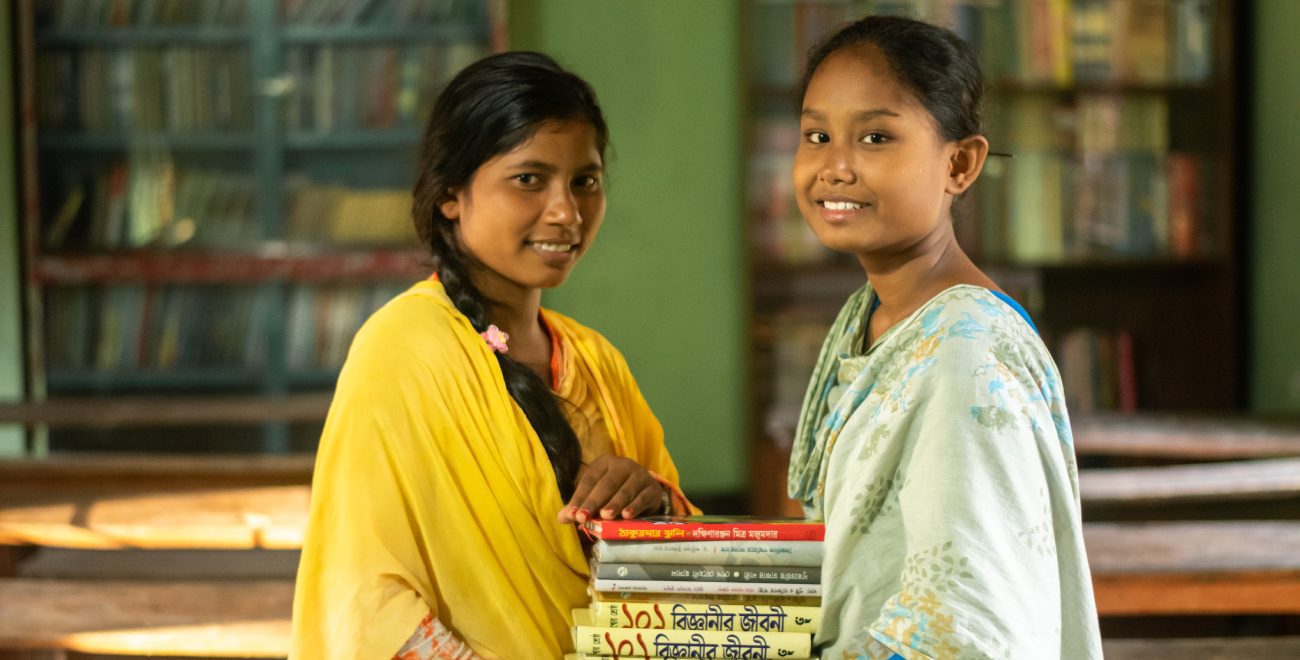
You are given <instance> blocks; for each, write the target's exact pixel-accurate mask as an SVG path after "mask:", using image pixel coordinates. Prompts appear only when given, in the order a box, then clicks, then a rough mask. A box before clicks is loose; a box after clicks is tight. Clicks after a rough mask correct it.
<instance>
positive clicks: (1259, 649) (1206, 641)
mask: <svg viewBox="0 0 1300 660" xmlns="http://www.w3.org/2000/svg"><path fill="white" fill-rule="evenodd" d="M1101 647H1102V652H1103V653H1104V654H1105V656H1106V660H1259V659H1260V658H1274V659H1275V658H1300V637H1209V638H1201V639H1195V638H1193V639H1105V640H1102V642H1101Z"/></svg>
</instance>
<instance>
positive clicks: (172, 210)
mask: <svg viewBox="0 0 1300 660" xmlns="http://www.w3.org/2000/svg"><path fill="white" fill-rule="evenodd" d="M46 184H47V185H48V186H49V190H48V191H47V195H46V197H45V200H44V205H45V207H46V209H47V212H46V213H45V214H44V217H46V218H48V220H47V222H46V224H45V225H44V226H43V227H42V232H41V242H42V245H43V246H44V248H45V249H46V250H51V251H59V250H68V249H92V250H117V249H132V248H144V247H148V248H164V249H167V248H177V247H188V248H198V247H201V248H213V247H221V248H238V247H246V246H250V245H254V244H256V243H257V242H258V241H261V240H263V239H265V238H284V239H288V240H290V241H293V242H295V243H299V244H321V243H324V244H329V245H364V246H409V245H414V244H415V241H416V237H415V230H414V228H413V225H412V223H411V193H410V191H409V190H407V189H405V188H355V187H351V186H345V185H341V184H335V183H325V182H320V181H314V180H313V179H311V178H310V177H308V176H307V175H305V174H301V173H299V174H291V175H289V176H287V177H285V191H284V195H285V208H286V210H287V218H286V219H285V221H284V228H283V234H282V236H277V237H270V236H266V235H265V230H264V228H263V227H261V226H259V222H258V216H257V200H258V195H259V190H260V186H259V182H258V181H257V180H256V179H255V178H254V177H253V176H251V175H249V174H246V173H243V172H235V171H222V170H212V169H205V168H199V167H182V166H178V165H177V164H176V163H175V162H173V161H172V160H171V159H170V158H168V157H166V156H165V155H164V154H160V153H158V152H145V151H132V153H131V155H130V158H129V159H128V160H126V161H115V162H111V163H108V164H106V165H93V166H89V167H84V168H71V167H69V168H66V169H63V170H59V171H56V172H51V173H50V175H49V176H48V177H46Z"/></svg>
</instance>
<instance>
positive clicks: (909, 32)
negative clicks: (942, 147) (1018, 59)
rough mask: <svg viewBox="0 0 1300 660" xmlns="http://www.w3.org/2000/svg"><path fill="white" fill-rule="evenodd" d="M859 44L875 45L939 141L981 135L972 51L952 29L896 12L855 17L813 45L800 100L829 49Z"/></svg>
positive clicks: (978, 80) (980, 84)
mask: <svg viewBox="0 0 1300 660" xmlns="http://www.w3.org/2000/svg"><path fill="white" fill-rule="evenodd" d="M859 44H869V45H872V46H875V47H876V48H879V49H880V52H881V53H882V54H883V55H884V56H885V61H886V62H888V63H889V67H890V68H891V69H893V72H894V75H895V76H897V77H898V80H899V81H900V82H902V84H903V86H904V87H906V88H907V89H908V90H909V91H911V92H912V94H913V95H914V96H916V98H917V100H919V101H920V102H921V105H922V106H923V107H924V108H925V109H926V111H927V112H929V113H930V116H931V117H933V118H934V121H935V124H936V125H937V126H938V128H939V133H940V134H941V135H942V136H943V138H944V140H947V141H953V140H960V139H962V138H965V137H970V136H972V135H979V134H981V133H983V131H984V121H983V116H982V114H981V110H980V103H981V98H982V96H983V93H984V77H983V75H982V74H981V73H980V66H979V60H978V59H976V57H975V52H974V51H973V50H972V49H971V47H970V46H969V45H968V44H967V43H966V42H965V41H963V40H962V39H961V37H958V36H957V35H956V34H953V32H952V31H951V30H947V29H944V28H941V27H938V26H935V25H931V24H929V23H925V22H922V21H917V20H913V19H910V18H904V17H901V16H868V17H866V18H864V19H862V20H859V21H854V22H853V23H850V24H848V25H846V26H844V27H843V28H841V29H840V30H839V31H838V32H836V33H835V34H833V35H831V36H830V38H828V39H826V40H825V41H823V42H821V44H819V45H818V46H816V47H815V48H813V50H812V52H811V54H810V55H809V56H808V66H807V67H806V68H805V69H804V74H803V85H802V87H801V88H800V90H799V98H800V99H802V98H803V97H804V95H805V94H806V93H807V92H808V83H809V82H811V81H812V77H813V74H814V73H816V71H817V67H819V66H821V63H822V62H823V61H825V60H826V58H827V57H829V56H830V54H831V53H834V52H835V51H837V50H840V49H843V48H849V47H851V46H857V45H859Z"/></svg>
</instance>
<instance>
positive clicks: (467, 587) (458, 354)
mask: <svg viewBox="0 0 1300 660" xmlns="http://www.w3.org/2000/svg"><path fill="white" fill-rule="evenodd" d="M606 142H607V130H606V126H605V121H604V118H603V116H602V113H601V110H600V107H599V105H598V104H597V101H596V97H595V94H594V92H593V91H592V90H591V88H590V87H589V86H588V85H587V84H586V83H585V82H584V81H582V80H581V79H580V78H578V77H577V76H575V75H573V74H571V73H569V72H567V71H564V70H563V69H561V68H560V67H559V66H558V65H556V64H555V62H554V61H552V60H551V59H550V58H548V57H546V56H544V55H540V54H537V53H506V54H502V55H496V56H492V57H488V58H486V59H484V60H481V61H479V62H478V63H476V64H473V65H471V66H470V67H468V68H466V69H465V70H464V71H462V72H461V73H460V74H459V75H457V76H456V78H455V79H454V80H452V82H451V83H450V84H449V85H448V87H447V88H446V90H444V91H443V92H442V94H441V95H440V96H439V98H438V101H437V103H436V105H435V107H434V110H433V115H432V117H431V119H430V121H429V124H428V128H427V129H426V131H425V135H424V139H423V145H422V153H421V160H420V170H419V179H418V181H417V183H416V186H415V191H414V197H415V199H414V218H415V223H416V227H417V229H418V230H419V233H420V236H421V238H422V240H424V241H425V243H426V244H427V245H428V246H429V248H430V250H431V252H432V255H433V259H434V262H435V264H436V268H437V272H436V274H435V275H434V276H433V277H432V278H430V279H429V280H427V281H424V282H421V283H419V284H416V285H415V286H414V287H412V288H411V289H410V290H408V291H407V292H406V293H404V294H402V295H400V296H398V297H397V298H395V299H394V300H393V301H391V302H389V303H388V304H387V305H385V306H384V307H383V308H382V309H381V310H379V311H378V312H376V313H375V314H374V316H372V317H371V318H370V319H369V320H368V321H367V322H366V324H365V326H364V327H363V328H362V329H361V331H360V332H358V333H357V336H356V338H355V340H354V341H353V345H352V348H351V350H350V352H349V355H348V358H347V362H346V363H345V365H344V367H343V371H342V373H341V374H340V376H339V381H338V387H337V389H336V391H335V395H334V402H333V405H332V407H331V409H330V414H329V417H328V419H327V421H326V425H325V432H324V434H323V436H322V438H321V443H320V449H319V451H318V454H317V458H316V472H315V477H314V480H313V492H312V504H311V514H310V519H309V522H308V528H307V535H306V539H305V542H304V546H303V553H302V562H301V565H300V568H299V571H298V583H297V592H296V595H295V598H294V617H293V649H292V654H291V655H292V657H298V658H391V657H395V656H396V657H401V658H403V659H414V658H426V657H435V658H474V657H501V658H558V657H560V656H561V655H562V654H563V653H564V652H565V651H568V650H570V648H571V639H570V626H571V625H572V621H571V620H570V614H569V612H570V609H571V608H573V607H578V606H581V605H582V604H584V603H585V602H586V601H587V595H586V583H587V577H588V575H587V565H586V560H585V557H584V554H583V549H582V546H581V544H580V542H579V537H578V532H577V530H576V529H575V527H574V526H573V525H572V523H573V522H575V521H582V520H585V519H586V518H587V517H588V516H593V517H594V516H599V517H604V518H614V517H625V518H626V517H634V516H638V515H641V514H644V513H660V512H673V513H691V512H694V509H693V507H691V505H690V504H689V503H688V502H687V501H686V500H685V499H684V498H683V497H681V494H680V491H679V490H678V489H677V486H676V483H677V471H676V469H675V468H674V466H673V463H672V460H671V459H670V458H669V456H668V452H667V450H666V449H665V448H664V444H663V430H662V428H661V427H660V425H659V423H658V421H657V420H656V419H655V417H654V415H653V414H651V412H650V409H649V407H648V406H647V405H646V402H645V400H644V398H643V397H642V396H641V393H640V390H639V389H638V388H637V385H636V382H635V381H634V380H633V378H632V375H631V374H630V373H629V371H628V368H627V364H626V362H625V361H624V360H623V357H622V356H621V355H620V354H619V352H618V351H617V350H615V349H614V347H613V346H611V345H610V344H609V342H607V341H606V340H605V339H604V338H603V337H602V336H600V335H599V334H598V333H596V332H595V331H593V330H590V329H588V328H585V327H583V326H582V325H579V324H578V323H576V322H575V321H573V320H571V319H568V318H566V317H564V316H562V315H560V314H557V313H554V312H551V311H549V310H543V309H541V307H540V299H541V290H542V289H543V288H547V287H553V286H558V285H559V284H561V283H562V282H564V280H565V278H566V277H567V276H568V274H569V272H570V271H571V270H572V268H573V265H574V264H575V263H576V262H577V260H578V258H579V257H580V256H581V255H582V254H583V253H584V252H585V251H586V250H587V249H588V248H589V247H590V245H591V242H592V239H594V238H595V235H596V231H597V230H598V229H599V227H600V224H601V221H602V220H603V219H604V214H605V193H604V189H603V179H604V150H605V145H606Z"/></svg>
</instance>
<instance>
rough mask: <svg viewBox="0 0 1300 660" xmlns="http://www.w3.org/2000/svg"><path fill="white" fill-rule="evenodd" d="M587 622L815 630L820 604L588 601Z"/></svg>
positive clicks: (609, 625) (626, 625)
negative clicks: (806, 605) (817, 605)
mask: <svg viewBox="0 0 1300 660" xmlns="http://www.w3.org/2000/svg"><path fill="white" fill-rule="evenodd" d="M587 611H588V612H590V617H591V625H594V626H600V627H605V628H645V629H653V630H661V629H672V630H722V631H742V632H753V631H763V632H804V633H815V632H817V623H818V621H819V620H820V618H821V608H820V607H815V606H814V607H805V606H798V605H789V606H788V605H723V604H703V603H680V602H679V603H672V602H669V603H592V605H591V607H590V608H589V609H588V610H587Z"/></svg>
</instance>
